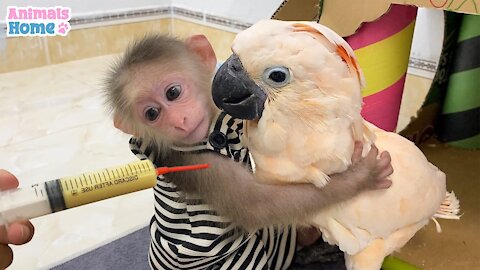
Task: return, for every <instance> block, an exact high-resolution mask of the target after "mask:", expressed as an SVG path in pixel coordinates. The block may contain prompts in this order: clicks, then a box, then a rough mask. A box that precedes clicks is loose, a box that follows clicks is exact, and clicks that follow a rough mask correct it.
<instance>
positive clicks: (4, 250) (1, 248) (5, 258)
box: [0, 244, 13, 269]
mask: <svg viewBox="0 0 480 270" xmlns="http://www.w3.org/2000/svg"><path fill="white" fill-rule="evenodd" d="M12 261H13V251H12V249H11V248H10V247H9V246H8V245H2V244H0V269H5V268H7V267H8V266H9V265H10V264H11V263H12Z"/></svg>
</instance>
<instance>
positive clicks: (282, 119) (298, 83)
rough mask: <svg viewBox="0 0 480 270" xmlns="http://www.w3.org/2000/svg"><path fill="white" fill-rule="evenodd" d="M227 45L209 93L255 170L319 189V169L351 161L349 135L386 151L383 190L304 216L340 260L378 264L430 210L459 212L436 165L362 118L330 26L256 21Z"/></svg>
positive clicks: (345, 57)
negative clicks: (239, 128)
mask: <svg viewBox="0 0 480 270" xmlns="http://www.w3.org/2000/svg"><path fill="white" fill-rule="evenodd" d="M232 51H233V55H232V56H231V57H230V58H229V59H228V60H227V61H226V62H225V63H224V64H223V65H222V67H220V69H219V71H218V73H217V74H216V76H215V79H214V81H213V98H214V101H215V103H216V104H217V106H219V107H220V108H222V109H223V110H225V111H226V112H227V113H229V114H231V115H232V116H233V117H237V118H241V119H246V121H245V123H244V124H245V127H244V134H243V137H242V141H243V142H244V143H245V144H246V146H247V147H248V148H249V150H250V152H251V154H252V156H253V159H254V161H255V164H256V173H257V174H260V175H261V176H262V177H261V178H262V179H265V178H266V179H269V180H270V181H272V182H276V183H279V182H288V183H299V182H306V181H310V182H313V184H315V185H316V186H318V187H319V188H322V187H323V186H324V185H328V180H329V178H328V175H330V174H333V173H337V172H341V171H344V170H346V169H347V167H348V166H349V165H350V164H351V157H352V153H353V149H354V142H355V141H361V142H362V143H363V144H364V154H366V152H367V151H368V150H369V149H370V145H371V144H373V143H374V144H375V145H376V146H377V147H378V149H379V150H380V151H385V150H386V151H388V152H389V153H390V155H391V158H392V166H393V168H394V173H393V174H392V175H391V176H390V180H391V181H392V186H391V187H390V188H389V189H382V190H373V191H367V192H364V193H362V194H360V195H358V196H356V197H354V198H353V199H351V200H348V201H346V202H344V203H340V204H337V205H334V206H331V207H329V208H326V209H323V210H321V211H319V213H318V214H317V215H315V216H312V217H311V218H310V219H309V220H307V221H306V222H307V223H308V224H312V225H314V226H316V227H317V228H319V229H320V230H321V232H322V235H323V237H324V239H325V240H326V241H328V242H329V243H330V244H336V245H338V246H339V247H340V249H341V250H342V251H344V252H345V259H346V265H347V268H348V269H361V270H369V269H380V267H381V264H382V262H383V259H384V257H385V256H387V255H388V254H390V253H392V252H393V251H395V250H397V249H399V248H400V247H402V246H403V245H405V243H406V242H407V241H408V240H409V239H410V238H412V237H413V235H414V234H415V233H416V232H417V231H418V230H419V229H420V228H422V227H423V226H425V225H426V224H427V223H428V221H429V220H430V219H431V218H435V217H444V218H455V219H456V218H458V211H459V202H458V200H457V199H456V198H455V195H454V194H453V192H452V193H448V192H447V191H446V183H445V180H446V179H445V174H444V173H443V172H441V171H440V170H438V169H437V168H436V167H435V166H434V165H432V164H431V163H429V162H428V160H427V159H426V158H425V156H424V155H423V153H422V152H421V151H420V150H419V149H418V148H417V147H416V146H415V145H414V144H413V143H412V142H410V141H408V140H407V139H405V138H403V137H401V136H400V135H397V134H395V133H392V132H386V131H384V130H381V129H379V128H377V127H376V126H374V125H373V124H370V123H369V122H367V121H365V120H364V119H363V118H362V117H361V115H360V110H361V106H362V96H361V89H362V87H363V86H364V78H363V75H362V72H361V70H360V67H359V66H358V63H357V60H356V58H355V56H354V53H353V50H352V49H351V47H350V46H349V45H348V44H347V43H346V42H345V41H344V40H343V39H342V38H341V37H340V36H338V35H337V34H336V33H335V32H333V31H332V30H331V29H329V28H327V27H325V26H322V25H320V24H317V23H313V22H284V21H276V20H263V21H260V22H258V23H256V24H254V25H253V26H252V27H250V28H249V29H247V30H245V31H243V32H241V33H239V34H238V35H237V36H236V38H235V40H234V43H233V45H232Z"/></svg>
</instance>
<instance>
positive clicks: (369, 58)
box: [345, 5, 417, 131]
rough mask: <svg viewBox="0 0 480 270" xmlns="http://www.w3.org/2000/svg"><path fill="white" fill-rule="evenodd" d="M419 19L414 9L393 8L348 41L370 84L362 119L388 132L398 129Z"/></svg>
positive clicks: (407, 7)
mask: <svg viewBox="0 0 480 270" xmlns="http://www.w3.org/2000/svg"><path fill="white" fill-rule="evenodd" d="M416 16H417V8H416V7H414V6H403V5H392V6H391V7H390V10H389V11H388V12H387V13H385V14H384V15H383V16H382V17H380V18H379V19H378V20H376V21H374V22H369V23H364V24H363V25H362V26H361V27H360V29H359V30H358V31H357V33H355V34H354V35H352V36H349V37H346V38H345V39H346V40H347V42H348V43H349V44H350V46H352V48H353V49H354V50H355V54H356V56H357V58H358V61H359V63H360V67H361V68H362V70H363V72H364V75H365V79H366V82H367V86H366V88H364V89H363V92H362V95H363V97H364V99H363V101H364V106H363V109H362V116H363V117H364V118H365V119H366V120H368V121H369V122H372V123H373V124H375V125H377V126H378V127H380V128H382V129H384V130H387V131H394V130H395V128H396V126H397V121H398V114H399V112H400V104H401V100H402V94H403V87H404V84H405V77H406V73H407V67H408V60H409V56H410V47H411V43H412V38H413V29H414V26H415V18H416Z"/></svg>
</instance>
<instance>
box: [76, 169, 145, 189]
mask: <svg viewBox="0 0 480 270" xmlns="http://www.w3.org/2000/svg"><path fill="white" fill-rule="evenodd" d="M102 174H103V176H104V178H103V179H104V181H101V182H100V183H97V184H95V185H93V186H88V187H82V188H81V193H86V192H91V191H94V190H99V189H103V188H107V187H111V186H114V185H120V184H124V183H127V182H131V181H136V180H138V179H139V178H138V175H130V176H129V175H127V176H123V177H121V176H120V174H119V175H118V177H115V174H114V173H113V171H112V174H113V177H112V176H111V175H110V173H109V172H107V174H108V178H107V176H106V175H105V173H104V172H102ZM98 176H99V178H101V176H100V175H98ZM94 177H95V175H94ZM95 178H96V177H95Z"/></svg>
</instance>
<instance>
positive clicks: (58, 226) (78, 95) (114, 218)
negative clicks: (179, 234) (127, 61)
mask: <svg viewBox="0 0 480 270" xmlns="http://www.w3.org/2000/svg"><path fill="white" fill-rule="evenodd" d="M112 59H113V57H112V56H102V57H95V58H89V59H84V60H80V61H72V62H69V63H64V64H57V65H49V66H44V67H40V68H35V69H28V70H23V71H17V72H10V73H3V74H0V127H1V128H0V153H1V155H0V168H3V169H7V170H9V171H11V172H12V173H14V174H15V175H16V176H17V177H18V179H19V181H20V185H21V186H28V185H30V184H33V183H37V182H41V181H45V180H48V179H55V178H58V177H62V176H68V175H76V174H79V173H81V172H87V171H91V170H95V169H100V168H104V167H109V166H114V165H120V164H124V163H127V162H130V161H133V160H135V159H136V157H135V156H134V155H133V154H132V153H131V152H130V150H129V148H128V143H127V142H128V139H129V136H128V135H126V134H123V133H121V132H120V131H118V130H116V129H114V127H113V123H112V120H111V119H110V118H109V115H108V114H106V113H105V111H106V109H105V106H104V105H103V97H102V95H101V92H100V91H101V89H100V88H99V87H98V86H96V85H95V82H96V81H98V78H100V77H101V76H102V75H103V73H104V70H105V68H106V66H107V65H106V64H107V62H109V61H111V60H112ZM26 78H27V79H26ZM92 78H93V79H92ZM88 80H92V83H91V82H90V81H88ZM84 81H88V83H85V82H84ZM153 202H154V201H153V196H152V191H151V190H145V191H141V192H136V193H133V194H129V195H126V196H121V197H117V198H113V199H110V200H104V201H101V202H97V203H94V204H90V205H87V206H83V207H78V208H74V209H69V210H67V211H63V212H59V213H56V214H53V215H47V216H44V217H39V218H36V219H33V220H32V223H33V224H34V226H35V236H34V237H33V239H32V241H30V242H29V243H28V244H25V245H20V246H13V247H12V248H13V250H14V253H15V260H14V262H13V264H12V265H11V266H10V267H9V269H11V270H16V269H18V270H24V269H49V268H50V267H51V266H53V265H56V264H58V263H59V262H62V261H65V260H67V259H69V258H72V257H73V256H75V255H78V254H80V253H83V252H85V251H88V250H91V249H93V248H95V247H97V246H99V245H102V244H104V243H107V242H110V241H112V240H113V239H116V238H118V237H120V236H122V235H125V234H126V233H129V232H131V231H133V230H135V229H138V228H140V227H143V226H146V225H147V224H148V221H149V219H150V217H151V216H152V214H153ZM91 220H95V222H89V221H91Z"/></svg>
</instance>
